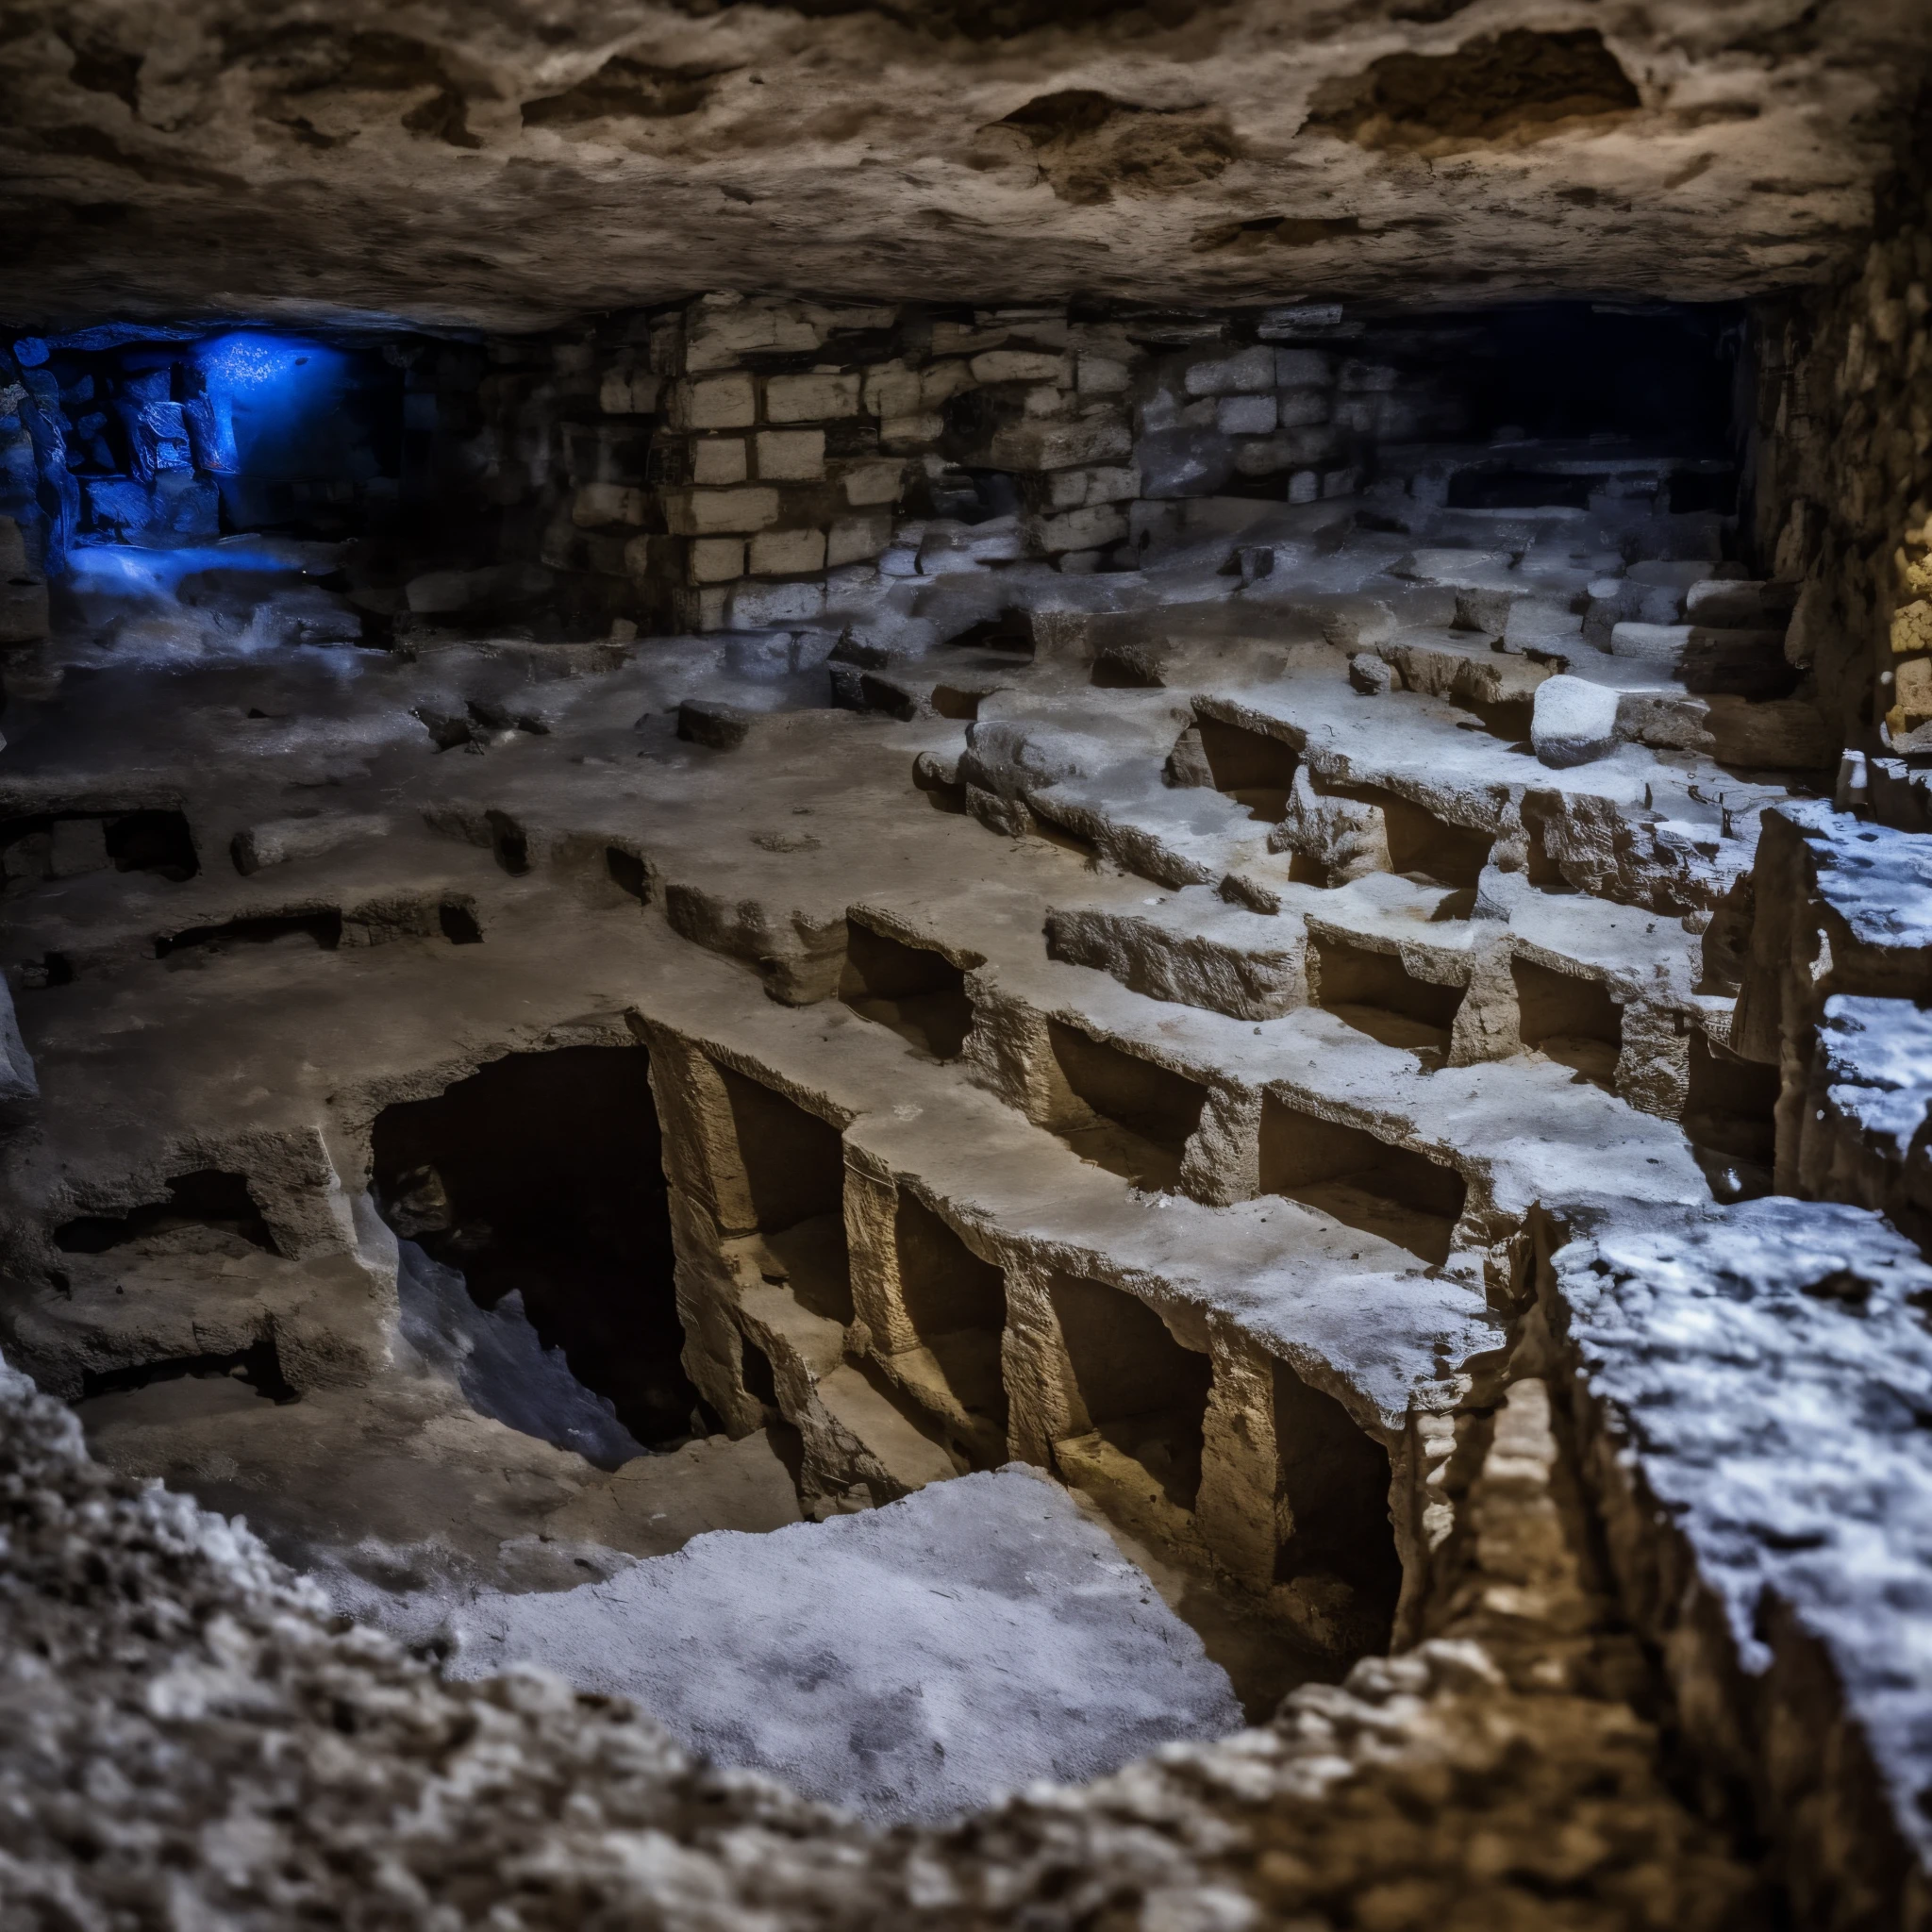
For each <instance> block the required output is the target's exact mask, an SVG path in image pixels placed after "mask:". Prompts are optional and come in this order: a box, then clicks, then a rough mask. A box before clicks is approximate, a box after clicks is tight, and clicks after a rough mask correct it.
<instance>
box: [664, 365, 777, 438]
mask: <svg viewBox="0 0 1932 1932" xmlns="http://www.w3.org/2000/svg"><path fill="white" fill-rule="evenodd" d="M670 417H671V423H672V426H673V427H674V428H676V429H745V428H748V427H749V426H750V425H752V424H753V423H755V422H756V421H757V420H758V391H757V390H756V388H755V386H754V384H753V382H752V378H751V375H750V374H749V373H748V372H747V371H744V370H736V371H734V372H733V373H732V374H731V375H708V376H703V377H700V378H698V379H696V380H690V379H687V380H686V381H683V382H680V383H678V384H676V385H675V387H674V388H673V390H672V391H671V408H670Z"/></svg>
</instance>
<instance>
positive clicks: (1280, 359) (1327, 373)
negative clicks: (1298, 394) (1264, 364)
mask: <svg viewBox="0 0 1932 1932" xmlns="http://www.w3.org/2000/svg"><path fill="white" fill-rule="evenodd" d="M1334 379H1335V363H1334V360H1333V358H1330V357H1328V356H1324V354H1323V353H1322V351H1321V350H1320V349H1276V350H1275V352H1274V386H1275V388H1276V389H1326V388H1327V387H1328V385H1329V384H1330V383H1331V382H1333V381H1334Z"/></svg>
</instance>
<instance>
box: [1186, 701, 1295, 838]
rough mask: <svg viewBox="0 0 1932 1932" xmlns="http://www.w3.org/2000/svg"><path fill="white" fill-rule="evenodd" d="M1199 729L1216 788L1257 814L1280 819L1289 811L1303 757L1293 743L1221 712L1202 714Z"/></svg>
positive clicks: (1271, 820) (1265, 818)
mask: <svg viewBox="0 0 1932 1932" xmlns="http://www.w3.org/2000/svg"><path fill="white" fill-rule="evenodd" d="M1193 732H1194V734H1197V736H1198V741H1199V744H1200V748H1201V758H1202V760H1203V762H1204V763H1205V764H1206V765H1207V768H1208V776H1209V779H1210V781H1211V782H1212V784H1213V786H1214V789H1215V790H1216V791H1222V792H1225V793H1226V795H1227V796H1228V797H1229V798H1231V799H1233V800H1234V801H1235V803H1236V804H1237V805H1244V806H1246V807H1247V808H1248V816H1249V817H1250V818H1251V819H1258V820H1260V821H1261V822H1262V823H1263V824H1271V825H1274V824H1280V823H1281V821H1282V820H1283V819H1284V818H1285V817H1286V816H1287V814H1288V794H1289V791H1291V789H1292V787H1293V785H1294V771H1295V766H1296V764H1297V762H1298V759H1297V758H1296V756H1295V752H1294V749H1293V747H1292V746H1291V745H1288V744H1284V743H1283V742H1282V741H1281V740H1280V739H1278V738H1270V737H1268V736H1266V735H1265V734H1264V733H1262V732H1259V731H1249V730H1247V729H1245V728H1244V727H1243V726H1241V725H1240V724H1223V723H1222V722H1221V720H1219V719H1218V718H1202V719H1200V720H1199V721H1197V722H1196V724H1194V726H1193ZM1182 756H1185V753H1183V754H1182Z"/></svg>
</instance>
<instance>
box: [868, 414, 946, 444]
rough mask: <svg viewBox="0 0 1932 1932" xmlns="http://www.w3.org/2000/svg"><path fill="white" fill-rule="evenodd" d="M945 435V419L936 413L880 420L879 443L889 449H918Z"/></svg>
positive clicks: (882, 417)
mask: <svg viewBox="0 0 1932 1932" xmlns="http://www.w3.org/2000/svg"><path fill="white" fill-rule="evenodd" d="M945 433H946V421H945V418H944V417H943V416H941V415H938V414H936V413H926V414H915V415H909V416H881V417H880V418H879V441H880V442H882V443H883V444H885V446H886V447H887V448H888V449H916V448H919V447H921V446H923V445H929V444H932V443H935V442H937V441H939V440H940V438H941V437H942V436H943V435H944V434H945Z"/></svg>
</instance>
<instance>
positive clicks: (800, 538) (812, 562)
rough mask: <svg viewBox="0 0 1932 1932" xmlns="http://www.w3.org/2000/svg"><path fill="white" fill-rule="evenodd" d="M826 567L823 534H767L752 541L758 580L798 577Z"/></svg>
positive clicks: (809, 532)
mask: <svg viewBox="0 0 1932 1932" xmlns="http://www.w3.org/2000/svg"><path fill="white" fill-rule="evenodd" d="M824 567H825V533H824V531H823V530H767V531H765V532H764V533H763V534H762V535H760V536H757V537H754V538H753V539H752V540H751V574H752V575H753V576H755V577H786V576H799V575H804V573H806V572H807V571H814V570H824Z"/></svg>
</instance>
